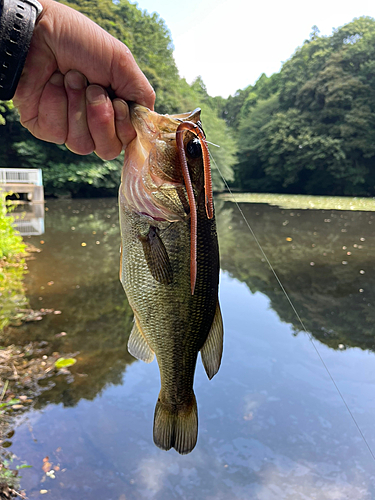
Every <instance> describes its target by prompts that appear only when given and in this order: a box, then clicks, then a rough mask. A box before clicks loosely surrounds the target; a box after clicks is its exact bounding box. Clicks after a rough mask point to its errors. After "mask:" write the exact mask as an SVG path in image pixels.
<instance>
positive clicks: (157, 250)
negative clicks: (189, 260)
mask: <svg viewBox="0 0 375 500" xmlns="http://www.w3.org/2000/svg"><path fill="white" fill-rule="evenodd" d="M139 239H140V241H141V243H142V246H143V252H144V255H145V259H146V262H147V265H148V268H149V270H150V272H151V274H152V276H153V277H154V278H155V279H156V280H157V281H159V282H160V283H163V284H164V285H169V284H171V283H172V281H173V270H172V266H171V263H170V260H169V257H168V253H167V251H166V249H165V246H164V243H163V242H162V240H161V238H160V236H159V235H158V231H157V228H155V227H152V226H151V227H150V231H149V232H148V234H147V235H146V236H139Z"/></svg>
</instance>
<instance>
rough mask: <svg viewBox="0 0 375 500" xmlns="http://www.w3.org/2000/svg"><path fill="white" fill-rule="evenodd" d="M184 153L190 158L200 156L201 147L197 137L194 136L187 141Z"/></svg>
mask: <svg viewBox="0 0 375 500" xmlns="http://www.w3.org/2000/svg"><path fill="white" fill-rule="evenodd" d="M186 153H187V154H188V155H189V157H190V158H199V157H200V156H202V148H201V143H200V142H199V139H197V138H195V139H192V140H191V141H189V142H188V143H187V146H186Z"/></svg>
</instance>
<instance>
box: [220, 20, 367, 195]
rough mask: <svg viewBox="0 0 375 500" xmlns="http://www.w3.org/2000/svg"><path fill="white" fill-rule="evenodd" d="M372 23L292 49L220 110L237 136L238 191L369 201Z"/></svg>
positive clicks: (316, 33)
mask: <svg viewBox="0 0 375 500" xmlns="http://www.w3.org/2000/svg"><path fill="white" fill-rule="evenodd" d="M374 69H375V20H374V19H372V18H370V17H361V18H359V19H355V20H354V21H353V22H351V23H349V24H347V25H345V26H343V27H341V28H339V29H337V30H334V31H333V34H332V35H331V36H328V37H324V36H319V30H318V29H317V28H316V27H313V31H312V33H311V34H310V38H309V39H308V40H306V41H305V42H304V44H303V45H302V47H300V48H298V49H297V51H296V52H295V54H294V55H293V56H292V57H291V59H290V60H288V61H287V62H286V63H285V64H284V65H283V67H282V69H281V71H280V73H277V74H274V75H272V76H271V77H270V78H267V77H266V76H265V75H262V76H261V77H260V79H259V80H258V81H257V82H256V84H255V85H254V86H249V87H247V88H246V89H244V90H241V91H238V92H237V93H236V94H235V96H233V97H230V98H229V99H228V100H227V101H226V102H225V103H224V105H223V106H222V116H223V117H224V118H225V119H226V121H227V123H228V124H229V125H230V126H231V127H232V128H233V129H234V130H235V131H236V132H237V134H238V163H237V165H236V167H235V178H236V185H237V186H238V187H240V188H242V189H243V190H249V191H265V192H287V193H309V194H342V195H370V196H373V195H374V194H375V113H374V112H375V76H374V75H375V72H374Z"/></svg>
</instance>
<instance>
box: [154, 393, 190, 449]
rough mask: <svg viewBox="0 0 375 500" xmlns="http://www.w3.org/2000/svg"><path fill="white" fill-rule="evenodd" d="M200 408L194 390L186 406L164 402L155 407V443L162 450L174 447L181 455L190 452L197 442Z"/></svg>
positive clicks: (159, 402) (159, 401) (159, 400)
mask: <svg viewBox="0 0 375 500" xmlns="http://www.w3.org/2000/svg"><path fill="white" fill-rule="evenodd" d="M197 436H198V410H197V402H196V400H195V395H194V392H193V391H191V398H190V400H189V401H188V403H187V404H186V405H185V406H184V407H182V408H181V407H180V408H173V407H171V405H167V404H165V403H162V401H161V399H160V396H159V399H158V402H157V403H156V407H155V415H154V443H155V444H156V446H158V447H159V448H161V449H162V450H169V449H171V448H174V449H175V450H176V451H178V453H181V455H186V454H187V453H190V452H191V451H192V450H193V448H194V446H195V445H196V443H197Z"/></svg>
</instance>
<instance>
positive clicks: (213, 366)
mask: <svg viewBox="0 0 375 500" xmlns="http://www.w3.org/2000/svg"><path fill="white" fill-rule="evenodd" d="M223 337H224V329H223V319H222V317H221V311H220V305H219V301H217V305H216V312H215V317H214V320H213V322H212V326H211V330H210V333H209V334H208V337H207V339H206V342H205V343H204V345H203V347H202V349H201V357H202V362H203V366H204V369H205V370H206V373H207V376H208V378H209V379H210V380H211V379H212V377H213V376H214V375H216V373H217V372H218V370H219V368H220V363H221V356H222V354H223Z"/></svg>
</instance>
